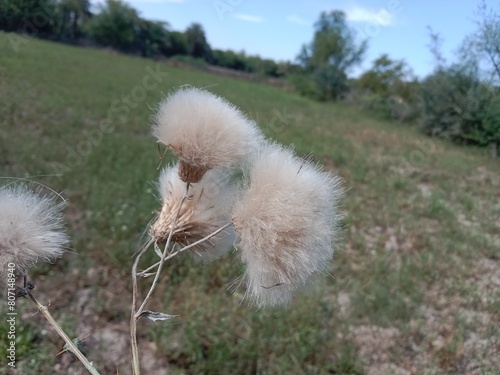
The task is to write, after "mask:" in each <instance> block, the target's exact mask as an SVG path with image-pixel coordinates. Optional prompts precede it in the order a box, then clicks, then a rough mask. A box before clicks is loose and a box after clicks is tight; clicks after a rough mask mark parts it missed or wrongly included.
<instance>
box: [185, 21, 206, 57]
mask: <svg viewBox="0 0 500 375" xmlns="http://www.w3.org/2000/svg"><path fill="white" fill-rule="evenodd" d="M185 34H186V42H187V53H188V55H190V56H193V57H194V58H201V59H204V60H206V61H210V60H211V59H212V50H211V48H210V45H209V44H208V42H207V38H206V36H205V31H204V30H203V27H202V26H201V25H200V24H199V23H193V24H191V25H190V26H189V27H188V28H187V29H186V32H185Z"/></svg>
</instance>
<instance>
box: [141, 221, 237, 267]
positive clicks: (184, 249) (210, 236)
mask: <svg viewBox="0 0 500 375" xmlns="http://www.w3.org/2000/svg"><path fill="white" fill-rule="evenodd" d="M230 226H231V223H227V224H224V225H223V226H222V227H220V228H219V229H217V230H215V231H213V232H212V233H210V234H209V235H207V236H205V237H203V238H202V239H200V240H198V241H196V242H193V243H192V244H189V245H187V246H184V247H183V248H182V249H179V250H177V251H175V252H173V253H171V254H169V255H168V256H167V257H166V258H165V260H169V259H171V258H173V257H174V256H176V255H177V254H179V253H182V252H183V251H186V250H189V249H191V248H193V247H195V246H197V245H199V244H201V243H203V242H205V241H207V240H209V239H210V238H212V237H214V236H216V235H217V234H219V233H220V232H222V231H223V230H224V229H226V228H229V227H230ZM159 264H160V262H157V263H155V264H153V265H152V266H149V267H148V268H146V269H145V270H143V271H141V272H139V273H138V274H137V275H139V276H142V275H144V274H145V273H147V272H149V271H151V270H152V269H154V268H155V267H157V266H158V265H159Z"/></svg>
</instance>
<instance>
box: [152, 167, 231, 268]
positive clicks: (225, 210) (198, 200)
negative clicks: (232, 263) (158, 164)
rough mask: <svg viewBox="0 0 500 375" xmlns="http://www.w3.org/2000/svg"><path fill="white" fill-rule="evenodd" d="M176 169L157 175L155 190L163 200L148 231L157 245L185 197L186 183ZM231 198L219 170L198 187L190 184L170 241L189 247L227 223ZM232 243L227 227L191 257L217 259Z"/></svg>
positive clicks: (209, 173)
mask: <svg viewBox="0 0 500 375" xmlns="http://www.w3.org/2000/svg"><path fill="white" fill-rule="evenodd" d="M178 168H179V167H178V165H176V166H174V167H167V168H165V169H164V170H163V171H162V173H161V174H160V179H159V183H158V189H159V191H160V194H161V197H162V209H161V212H160V214H159V215H158V218H157V220H156V221H155V222H154V223H153V224H152V225H151V227H150V230H149V234H150V236H151V238H152V239H153V240H155V241H156V242H158V243H165V242H166V240H167V238H168V235H169V233H170V230H171V228H172V224H173V221H174V219H175V216H176V214H177V211H178V210H179V205H180V203H181V200H182V198H183V197H184V195H185V194H186V183H185V182H183V181H182V180H181V179H180V177H179V174H178V172H179V171H178ZM234 197H235V188H234V185H233V184H231V181H230V176H228V175H227V173H224V172H223V171H221V170H220V169H212V170H209V171H207V173H205V175H204V176H203V178H202V179H201V180H200V181H199V182H198V183H193V184H190V188H189V193H188V198H187V199H185V200H184V203H183V205H182V208H181V211H180V214H179V218H178V219H177V225H176V227H175V230H174V234H173V236H172V241H173V242H175V243H178V244H181V245H184V246H186V245H190V244H192V243H194V242H196V241H198V240H201V239H202V238H204V237H206V236H208V235H209V234H211V233H212V232H214V231H216V230H217V229H219V228H220V227H222V226H224V225H225V224H227V223H229V222H230V219H229V212H230V208H231V204H232V202H233V201H234ZM234 240H235V233H234V230H233V228H232V227H228V228H226V229H225V230H223V231H222V232H220V233H219V234H217V235H216V236H214V237H212V238H211V239H210V240H208V241H205V242H203V243H201V244H200V245H198V246H195V247H193V250H192V253H193V254H194V255H196V258H198V259H200V257H201V259H203V260H212V259H216V258H218V257H220V256H222V255H223V254H225V253H227V252H228V251H229V250H230V249H231V248H232V245H233V243H234Z"/></svg>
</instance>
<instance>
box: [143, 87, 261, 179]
mask: <svg viewBox="0 0 500 375" xmlns="http://www.w3.org/2000/svg"><path fill="white" fill-rule="evenodd" d="M153 135H154V136H155V137H156V138H157V139H158V141H160V142H161V143H163V144H164V145H166V146H168V147H170V148H172V149H173V151H174V152H175V153H176V154H177V156H178V157H179V159H180V161H181V162H182V163H185V164H188V165H191V166H194V167H197V168H200V169H205V170H208V169H211V168H215V167H234V166H240V165H241V164H242V163H245V161H246V158H247V157H249V156H250V155H252V154H253V153H254V152H255V150H257V149H258V147H259V145H260V143H261V142H262V139H263V136H262V134H261V132H260V130H259V129H258V127H257V125H256V124H255V122H253V121H251V120H249V119H248V118H247V117H246V116H245V115H244V114H243V112H241V111H240V110H239V109H238V108H236V107H235V106H234V105H233V104H231V103H229V102H227V101H226V100H225V99H223V98H220V97H218V96H217V95H214V94H212V93H210V92H208V91H205V90H200V89H197V88H182V89H180V90H178V91H176V92H175V93H173V94H172V95H170V96H168V97H167V98H166V99H165V100H164V101H163V102H162V103H161V105H160V108H159V110H158V112H157V114H156V119H155V124H154V125H153Z"/></svg>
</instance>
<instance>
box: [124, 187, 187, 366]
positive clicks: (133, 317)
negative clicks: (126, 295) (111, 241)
mask: <svg viewBox="0 0 500 375" xmlns="http://www.w3.org/2000/svg"><path fill="white" fill-rule="evenodd" d="M189 187H190V184H189V182H188V183H186V193H185V194H184V197H182V199H181V202H180V204H179V209H178V210H177V213H176V215H175V218H174V221H173V222H172V227H171V228H170V233H169V235H168V238H167V242H166V243H165V248H164V249H163V254H162V257H161V259H160V262H159V264H158V269H157V270H156V274H155V278H154V280H153V283H152V284H151V287H150V288H149V291H148V293H147V295H146V297H145V298H144V301H143V302H142V304H141V305H140V306H139V308H138V309H137V310H136V307H137V296H138V288H137V266H138V264H139V260H140V258H141V257H142V255H143V254H144V252H145V251H146V249H147V248H148V247H149V245H150V244H151V243H149V244H148V246H145V247H144V249H142V251H141V252H140V253H139V255H138V256H137V258H136V259H135V261H134V265H133V266H132V282H133V295H132V307H131V314H130V338H131V346H132V370H133V374H134V375H140V373H141V369H140V361H139V348H138V345H137V320H138V319H139V318H140V316H141V314H142V312H143V311H144V308H145V307H146V305H147V303H148V302H149V300H150V299H151V296H152V295H153V292H154V290H155V288H156V285H157V283H158V280H159V278H160V273H161V270H162V268H163V263H164V262H165V258H166V257H167V251H168V248H169V245H170V242H171V241H172V237H173V235H174V231H175V227H176V225H177V220H178V218H179V215H180V213H181V209H182V205H183V204H184V201H185V200H186V199H187V198H188V194H189Z"/></svg>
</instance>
